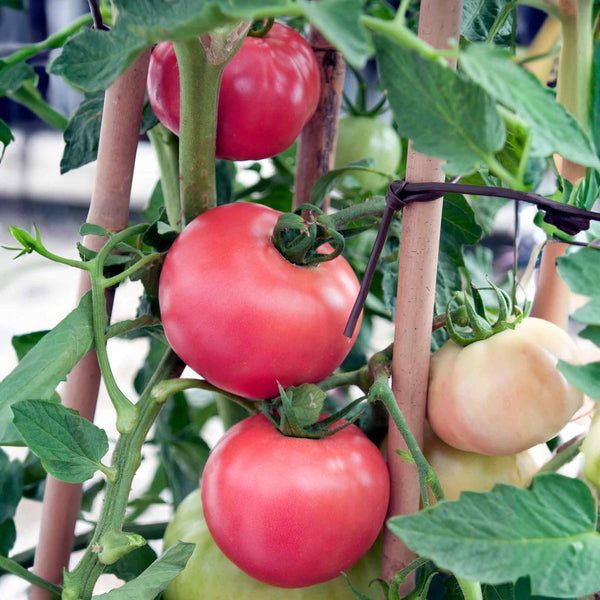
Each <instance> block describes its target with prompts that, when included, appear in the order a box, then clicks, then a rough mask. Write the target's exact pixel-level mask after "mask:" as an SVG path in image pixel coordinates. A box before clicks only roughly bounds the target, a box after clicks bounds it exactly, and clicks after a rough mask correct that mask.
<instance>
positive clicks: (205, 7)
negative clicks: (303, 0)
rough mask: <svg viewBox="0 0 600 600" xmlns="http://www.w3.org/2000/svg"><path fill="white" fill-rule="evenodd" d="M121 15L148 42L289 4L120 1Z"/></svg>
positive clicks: (278, 0) (187, 35)
mask: <svg viewBox="0 0 600 600" xmlns="http://www.w3.org/2000/svg"><path fill="white" fill-rule="evenodd" d="M115 4H116V5H117V8H118V9H119V14H120V18H125V19H126V20H127V22H128V23H129V24H130V27H131V29H132V30H133V31H135V33H136V34H137V35H139V36H140V37H141V38H143V39H145V40H146V41H147V42H148V43H151V44H153V43H156V42H159V41H161V40H185V39H191V38H193V37H197V36H199V35H202V34H204V33H208V32H209V31H211V30H213V29H216V28H218V27H227V26H229V27H233V26H234V25H237V24H238V23H239V22H240V21H251V20H253V19H254V18H255V16H256V15H262V16H266V15H268V14H269V13H270V12H271V11H272V14H273V15H275V14H276V13H277V8H281V7H283V6H286V4H287V3H286V2H285V1H284V0H229V1H228V2H219V1H217V0H170V2H168V3H166V2H164V0H118V1H117V2H116V3H115Z"/></svg>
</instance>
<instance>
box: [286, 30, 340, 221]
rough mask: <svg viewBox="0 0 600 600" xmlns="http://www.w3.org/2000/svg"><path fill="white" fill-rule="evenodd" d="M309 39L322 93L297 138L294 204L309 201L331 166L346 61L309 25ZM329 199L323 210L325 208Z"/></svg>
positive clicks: (294, 205) (333, 158)
mask: <svg viewBox="0 0 600 600" xmlns="http://www.w3.org/2000/svg"><path fill="white" fill-rule="evenodd" d="M308 41H309V43H310V45H311V46H312V48H313V52H314V53H315V56H316V58H317V62H318V64H319V73H320V76H321V94H320V97H319V104H318V106H317V110H316V111H315V114H314V115H313V117H312V119H311V120H310V121H309V122H308V123H307V124H306V125H305V126H304V129H303V130H302V133H301V134H300V138H299V140H298V150H297V153H296V157H297V165H296V177H295V180H294V200H293V208H294V209H295V208H297V207H298V206H300V205H301V204H305V203H307V202H310V191H311V189H312V186H313V184H314V183H315V181H316V180H317V179H318V178H319V177H321V175H324V174H325V173H327V172H328V171H330V170H331V169H332V168H333V164H334V161H335V145H336V140H337V130H338V121H339V114H340V106H341V104H342V90H343V87H344V75H345V69H346V65H345V63H344V59H343V58H342V55H341V54H340V53H339V52H338V50H336V48H335V47H334V46H332V45H331V44H330V43H329V42H328V41H327V40H326V39H325V38H324V37H323V34H322V33H321V32H320V31H318V30H317V29H316V28H315V27H313V26H312V25H311V27H310V32H309V38H308ZM327 204H328V199H326V200H325V203H324V205H323V207H322V208H323V210H324V211H325V212H326V211H327Z"/></svg>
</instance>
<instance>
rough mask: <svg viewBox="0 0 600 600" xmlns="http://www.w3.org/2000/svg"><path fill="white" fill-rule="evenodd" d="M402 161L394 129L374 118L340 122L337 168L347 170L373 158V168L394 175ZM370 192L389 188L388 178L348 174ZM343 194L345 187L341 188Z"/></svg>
mask: <svg viewBox="0 0 600 600" xmlns="http://www.w3.org/2000/svg"><path fill="white" fill-rule="evenodd" d="M401 157H402V144H401V141H400V137H399V136H398V134H397V133H396V131H395V130H394V128H393V127H392V126H391V125H388V124H387V123H385V122H384V121H381V120H379V119H375V118H373V117H355V116H352V115H348V116H345V117H342V118H341V119H340V122H339V129H338V138H337V146H336V151H335V168H336V169H338V168H340V167H345V166H347V165H349V164H350V163H353V162H355V161H357V160H360V159H361V158H373V159H374V160H375V165H374V167H373V168H375V169H377V170H379V171H385V172H388V173H395V172H396V171H397V170H398V165H399V163H400V158H401ZM349 175H351V176H352V177H354V179H356V180H357V181H358V182H359V183H360V184H361V186H362V187H363V188H364V189H365V190H367V191H368V192H376V191H378V190H380V189H381V188H382V187H384V186H386V185H387V184H388V183H389V181H388V179H387V178H386V177H383V176H381V175H377V174H375V173H363V172H360V171H352V172H351V173H349ZM339 187H340V189H341V190H342V191H344V189H345V188H344V185H343V184H342V185H341V186H339Z"/></svg>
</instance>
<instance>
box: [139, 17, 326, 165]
mask: <svg viewBox="0 0 600 600" xmlns="http://www.w3.org/2000/svg"><path fill="white" fill-rule="evenodd" d="M147 87H148V99H149V100H150V104H151V105H152V108H153V109H154V112H155V113H156V116H157V117H158V118H159V120H160V121H161V123H162V124H163V125H165V126H166V127H168V128H169V129H170V130H171V131H173V132H174V133H176V134H179V69H178V67H177V58H176V56H175V51H174V50H173V45H172V44H171V42H161V43H159V44H158V45H157V46H156V48H155V49H154V52H153V53H152V58H151V60H150V68H149V71H148V85H147ZM319 92H320V80H319V68H318V64H317V61H316V59H315V56H314V54H313V51H312V48H311V47H310V45H309V44H308V42H306V40H305V39H304V38H303V37H302V36H301V35H299V34H298V33H296V32H295V31H294V30H293V29H291V28H289V27H286V26H285V25H281V24H280V23H274V24H273V27H272V28H271V29H270V31H269V32H268V33H267V34H266V35H265V36H264V37H262V38H260V37H247V38H246V39H245V40H244V43H243V44H242V47H241V48H240V50H239V52H238V53H237V54H236V55H235V56H234V57H233V58H232V59H231V61H230V62H229V63H228V64H227V66H226V67H225V70H224V72H223V79H222V81H221V90H220V93H219V112H218V117H217V149H216V155H217V158H223V159H227V160H259V159H261V158H267V157H269V156H275V155H276V154H279V153H280V152H283V151H284V150H285V149H286V148H288V147H289V146H291V145H292V143H293V142H294V140H295V139H296V138H297V137H298V134H299V133H300V131H301V130H302V128H303V127H304V125H305V124H306V123H307V122H308V121H309V120H310V118H311V117H312V115H313V113H314V112H315V109H316V108H317V104H318V101H319Z"/></svg>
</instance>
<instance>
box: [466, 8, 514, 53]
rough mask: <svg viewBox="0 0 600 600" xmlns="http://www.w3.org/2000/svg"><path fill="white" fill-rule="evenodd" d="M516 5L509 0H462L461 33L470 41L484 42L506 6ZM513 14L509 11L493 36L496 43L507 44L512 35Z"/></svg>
mask: <svg viewBox="0 0 600 600" xmlns="http://www.w3.org/2000/svg"><path fill="white" fill-rule="evenodd" d="M514 5H516V2H512V1H510V0H464V2H463V12H462V23H461V26H460V30H461V34H462V35H464V36H465V38H467V39H468V40H469V41H470V42H485V41H487V39H488V37H489V35H490V29H491V28H492V26H493V25H494V23H495V22H496V19H498V18H499V17H500V15H501V14H503V11H505V10H506V9H507V8H510V7H511V6H514ZM512 27H513V15H512V12H509V13H508V15H507V19H506V20H505V21H504V24H503V25H502V27H500V29H499V30H498V32H497V33H496V36H495V37H494V41H495V42H496V43H497V44H501V45H503V44H508V42H509V41H510V38H511V36H512Z"/></svg>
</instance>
